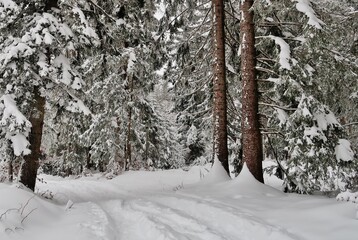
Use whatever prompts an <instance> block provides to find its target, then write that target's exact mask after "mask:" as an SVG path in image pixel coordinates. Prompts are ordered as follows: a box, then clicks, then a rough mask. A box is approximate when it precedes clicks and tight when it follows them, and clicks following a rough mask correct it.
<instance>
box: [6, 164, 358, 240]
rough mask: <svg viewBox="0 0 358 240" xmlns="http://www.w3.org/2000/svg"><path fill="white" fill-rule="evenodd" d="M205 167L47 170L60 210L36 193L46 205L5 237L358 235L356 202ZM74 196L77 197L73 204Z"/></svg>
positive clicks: (227, 239) (231, 239) (139, 239)
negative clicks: (69, 175)
mask: <svg viewBox="0 0 358 240" xmlns="http://www.w3.org/2000/svg"><path fill="white" fill-rule="evenodd" d="M199 171H200V170H199V169H194V170H191V171H189V172H184V171H181V170H173V171H160V172H129V173H125V174H123V175H121V176H119V177H117V178H115V179H113V180H110V181H108V180H104V179H103V178H99V177H98V176H97V177H89V178H80V179H61V178H57V177H50V176H42V177H43V178H44V180H45V181H44V182H43V183H38V188H39V189H38V191H39V193H41V192H45V191H50V192H52V193H53V194H54V199H53V200H52V201H51V202H52V203H53V202H55V203H56V204H57V205H53V204H52V203H51V202H50V203H48V202H44V203H42V205H44V206H46V208H51V207H50V205H51V204H52V208H53V209H51V210H52V212H53V214H52V215H51V216H47V218H44V216H45V214H47V210H46V211H45V210H41V207H42V205H41V201H42V202H43V200H41V199H37V198H36V199H37V200H36V201H39V202H40V203H38V204H37V205H36V204H35V205H36V206H35V205H34V206H31V207H37V208H39V209H38V211H37V213H36V212H35V213H36V214H35V213H34V214H33V216H30V219H31V221H29V222H28V223H26V224H25V225H24V230H23V231H21V232H13V233H6V234H3V233H0V239H1V240H3V239H4V240H5V239H6V240H7V239H26V240H63V239H67V240H248V239H254V240H260V239H265V240H270V239H272V240H306V239H307V240H308V239H315V240H319V239H325V240H333V239H346V240H350V239H351V240H353V239H356V237H357V236H358V221H357V220H355V219H354V214H355V212H354V206H353V205H350V204H348V203H341V202H336V201H334V200H332V199H327V198H324V197H312V196H311V197H309V196H301V195H292V194H284V193H282V192H280V191H278V190H276V189H273V188H271V187H269V186H265V185H262V184H260V183H257V182H256V181H253V179H251V176H250V175H246V176H245V174H243V175H242V177H241V178H240V177H239V179H235V180H229V181H228V180H227V179H225V178H222V179H221V180H220V177H219V178H215V181H216V182H213V181H210V182H208V181H203V182H199V183H197V182H198V181H199V180H200V179H199V176H200V173H199ZM224 180H225V181H224ZM1 187H3V186H2V185H1V186H0V191H1V190H2V188H1ZM4 189H6V188H4ZM17 191H20V190H17ZM26 194H27V195H28V196H30V195H31V194H30V193H26ZM23 199H26V197H23ZM68 200H71V201H73V202H74V204H73V206H72V207H71V208H69V209H67V210H65V206H66V203H67V201H68ZM8 204H9V205H8V206H10V205H11V202H9V203H8ZM1 207H2V206H1V201H0V210H2V209H1ZM45 212H46V213H45ZM54 216H56V217H54ZM36 219H39V220H38V221H37V220H36ZM41 219H45V220H43V221H41ZM33 222H38V223H37V224H34V223H33ZM0 225H1V221H0ZM43 226H46V227H43Z"/></svg>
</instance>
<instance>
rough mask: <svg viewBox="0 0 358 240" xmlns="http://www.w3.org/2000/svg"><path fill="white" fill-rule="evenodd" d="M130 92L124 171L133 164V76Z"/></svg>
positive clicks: (130, 81) (130, 76)
mask: <svg viewBox="0 0 358 240" xmlns="http://www.w3.org/2000/svg"><path fill="white" fill-rule="evenodd" d="M129 85H130V86H129V91H130V98H129V99H130V106H129V109H128V125H127V142H126V154H125V163H126V164H125V166H124V170H126V168H128V167H129V165H130V164H131V162H132V145H131V137H132V136H131V131H132V101H133V88H134V82H133V76H132V75H131V74H130V75H129Z"/></svg>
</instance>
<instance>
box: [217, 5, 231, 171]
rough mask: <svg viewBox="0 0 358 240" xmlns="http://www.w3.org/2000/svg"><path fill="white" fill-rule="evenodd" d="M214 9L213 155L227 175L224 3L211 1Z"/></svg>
mask: <svg viewBox="0 0 358 240" xmlns="http://www.w3.org/2000/svg"><path fill="white" fill-rule="evenodd" d="M213 7H214V28H215V34H214V56H215V60H214V114H213V115H214V136H215V138H214V144H215V148H214V150H215V154H216V156H217V157H218V159H219V161H220V162H221V164H222V166H223V167H224V169H225V170H226V172H227V173H228V174H229V162H228V148H227V103H226V73H225V70H226V69H225V33H224V1H223V0H213Z"/></svg>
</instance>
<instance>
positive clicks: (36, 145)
mask: <svg viewBox="0 0 358 240" xmlns="http://www.w3.org/2000/svg"><path fill="white" fill-rule="evenodd" d="M31 109H32V112H31V115H30V119H29V120H30V122H31V124H32V127H31V132H30V136H29V142H30V150H31V153H30V154H29V155H26V156H24V163H23V165H22V167H21V174H20V182H21V183H22V184H24V185H25V186H26V187H28V188H29V189H31V190H32V191H34V190H35V184H36V177H37V169H38V166H39V158H40V156H41V150H40V147H41V139H42V129H43V122H44V115H45V114H44V113H45V98H44V97H42V96H41V94H40V87H39V86H35V87H34V102H33V103H32V108H31Z"/></svg>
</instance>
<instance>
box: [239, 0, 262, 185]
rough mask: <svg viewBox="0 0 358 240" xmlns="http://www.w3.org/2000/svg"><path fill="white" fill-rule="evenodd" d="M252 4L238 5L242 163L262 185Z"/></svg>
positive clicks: (248, 1) (245, 2) (251, 1)
mask: <svg viewBox="0 0 358 240" xmlns="http://www.w3.org/2000/svg"><path fill="white" fill-rule="evenodd" d="M253 3H254V1H253V0H245V1H243V3H242V4H241V13H242V16H241V23H240V34H241V78H242V120H241V128H242V145H243V146H242V147H243V156H242V159H243V161H244V162H246V165H247V167H248V169H249V170H250V172H251V173H252V175H253V176H254V177H255V178H256V179H257V180H258V181H260V182H264V179H263V173H262V159H263V153H262V139H261V132H260V123H259V114H258V87H257V81H256V72H255V66H256V58H255V26H254V21H253V19H254V12H253V11H252V10H250V8H251V7H252V5H253Z"/></svg>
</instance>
